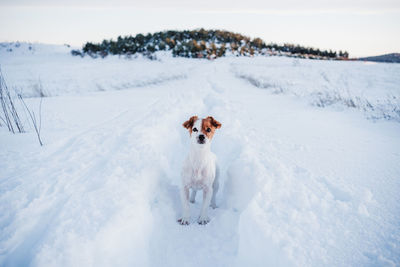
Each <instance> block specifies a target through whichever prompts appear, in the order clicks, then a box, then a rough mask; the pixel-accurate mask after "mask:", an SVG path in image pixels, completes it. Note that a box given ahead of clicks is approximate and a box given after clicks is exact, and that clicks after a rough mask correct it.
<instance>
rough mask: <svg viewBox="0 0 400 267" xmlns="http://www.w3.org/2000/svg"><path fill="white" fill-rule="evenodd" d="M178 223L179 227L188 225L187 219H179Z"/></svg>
mask: <svg viewBox="0 0 400 267" xmlns="http://www.w3.org/2000/svg"><path fill="white" fill-rule="evenodd" d="M178 223H179V224H180V225H189V219H187V218H181V219H179V220H178Z"/></svg>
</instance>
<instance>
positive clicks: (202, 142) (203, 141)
mask: <svg viewBox="0 0 400 267" xmlns="http://www.w3.org/2000/svg"><path fill="white" fill-rule="evenodd" d="M197 143H199V144H205V143H206V137H205V136H204V134H201V135H199V137H198V140H197Z"/></svg>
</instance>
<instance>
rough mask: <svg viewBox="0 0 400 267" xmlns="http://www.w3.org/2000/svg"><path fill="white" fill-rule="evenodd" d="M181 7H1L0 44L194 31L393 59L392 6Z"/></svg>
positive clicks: (398, 39)
mask: <svg viewBox="0 0 400 267" xmlns="http://www.w3.org/2000/svg"><path fill="white" fill-rule="evenodd" d="M197 3H198V2H186V1H182V0H173V1H168V2H163V1H157V0H153V1H148V2H146V3H142V2H135V1H124V0H119V1H116V2H114V3H113V6H111V5H110V4H109V3H108V2H107V1H97V3H95V1H93V0H89V1H85V2H79V1H76V0H73V1H58V2H57V3H52V2H51V1H48V0H39V1H36V2H35V4H32V3H31V2H30V1H26V0H16V1H9V0H0V25H2V27H1V28H0V41H1V42H15V41H20V42H34V43H48V44H70V45H72V46H78V47H81V46H82V45H83V44H84V43H86V42H101V41H102V40H104V39H116V38H117V37H118V36H119V35H121V36H125V35H136V34H138V33H144V34H145V33H149V32H150V33H154V32H158V31H164V30H185V29H187V30H192V29H198V28H204V29H220V30H228V31H233V32H238V33H241V34H243V35H247V36H249V37H252V38H254V37H260V38H262V39H263V40H264V41H265V42H266V43H278V44H283V43H292V44H299V45H302V46H310V47H315V48H319V49H323V50H329V49H332V50H336V51H339V50H343V51H344V50H345V51H348V52H349V54H350V57H363V56H375V55H381V54H387V53H398V52H400V51H399V47H400V35H399V34H398V28H399V26H400V4H399V3H398V2H396V1H351V2H346V1H341V0H339V1H330V2H326V1H314V0H311V1H305V2H302V4H301V5H299V4H298V2H296V1H293V0H285V1H283V2H279V3H274V2H268V1H259V0H249V1H247V2H246V6H245V7H242V6H241V4H240V2H237V1H219V2H217V3H212V1H208V0H206V1H203V2H201V3H202V5H200V6H199V5H198V4H197Z"/></svg>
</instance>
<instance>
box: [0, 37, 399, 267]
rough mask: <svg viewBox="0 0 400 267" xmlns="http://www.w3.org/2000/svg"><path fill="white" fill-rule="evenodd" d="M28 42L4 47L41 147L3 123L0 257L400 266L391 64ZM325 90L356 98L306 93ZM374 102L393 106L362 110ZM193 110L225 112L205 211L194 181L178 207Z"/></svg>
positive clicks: (395, 71)
mask: <svg viewBox="0 0 400 267" xmlns="http://www.w3.org/2000/svg"><path fill="white" fill-rule="evenodd" d="M8 45H10V44H8ZM23 46H27V44H21V45H20V47H21V49H22V48H23ZM34 46H35V50H34V52H30V53H22V52H18V48H14V49H13V51H12V52H8V51H7V50H6V49H5V48H4V49H2V50H1V49H0V62H1V64H2V69H3V73H4V76H5V79H6V81H7V82H8V84H9V86H10V87H12V86H17V88H18V89H19V90H21V91H22V92H23V94H24V95H25V96H32V97H31V98H28V99H26V101H27V103H28V105H29V106H31V107H34V108H35V107H37V106H38V104H39V102H40V98H38V97H35V96H36V95H35V91H34V89H33V88H34V84H35V82H37V81H38V80H39V79H40V81H41V83H42V84H43V90H46V95H47V96H49V97H45V98H44V99H43V104H42V108H43V110H42V113H43V122H42V127H43V128H42V135H43V140H44V143H45V145H44V147H40V146H39V145H38V144H37V143H36V140H35V133H34V132H33V131H32V130H31V131H29V132H28V133H25V134H16V135H12V134H10V133H9V132H7V131H6V129H5V127H0V148H1V149H0V229H1V230H0V266H399V265H400V223H399V222H400V220H399V218H400V197H399V193H398V192H399V190H400V180H399V177H400V125H399V124H398V122H397V121H396V120H397V119H396V115H395V114H394V113H390V112H391V111H390V110H391V108H392V107H393V106H392V105H397V104H398V102H395V101H394V100H393V101H392V102H390V103H389V102H385V101H386V100H387V98H385V97H386V96H389V95H390V96H391V97H395V98H393V99H398V97H399V93H400V92H399V87H398V86H399V84H400V82H399V77H400V75H399V66H397V65H394V64H376V65H365V64H364V63H360V62H330V61H309V60H294V59H288V58H240V59H238V58H221V59H218V60H215V61H207V60H194V59H179V58H170V57H167V56H165V57H162V59H161V61H149V60H146V59H143V58H137V59H131V60H127V59H123V58H121V59H119V58H113V57H111V58H108V59H91V58H79V57H72V56H70V55H69V54H68V53H69V49H67V48H66V47H63V46H45V45H37V44H36V45H34ZM23 51H25V50H23ZM29 51H31V50H29ZM322 73H324V74H322ZM324 77H325V78H324ZM151 81H160V82H151ZM249 81H250V82H249ZM138 84H140V86H138ZM267 84H271V87H269V86H266V85H267ZM344 84H346V86H347V87H343V86H344ZM254 85H256V86H254ZM99 87H101V88H103V90H97V89H96V88H99ZM343 88H345V89H343ZM115 89H127V90H115ZM266 89H267V90H266ZM342 89H343V90H342ZM332 90H333V91H334V92H335V93H334V94H336V93H337V94H339V96H340V97H341V98H342V99H347V98H345V97H349V99H353V100H354V99H355V97H356V96H357V97H359V99H361V100H362V101H361V100H360V102H357V103H356V104H355V106H356V107H357V108H350V107H348V105H342V104H343V103H342V102H341V103H338V104H339V107H338V106H337V105H335V106H332V107H331V106H328V105H325V104H324V105H320V106H324V108H321V107H318V106H315V105H310V101H309V100H310V99H311V100H316V99H318V98H314V96H315V94H317V95H318V93H321V95H323V96H324V97H323V100H322V101H326V100H325V96H326V95H329V94H330V93H331V92H332ZM341 90H342V91H341ZM276 91H278V92H282V94H275V93H274V92H276ZM325 94H326V95H325ZM385 99H386V100H385ZM364 100H365V101H368V103H370V104H371V105H372V106H373V107H374V110H373V111H372V110H369V109H368V108H365V112H364V111H363V109H364V108H363V107H364V106H363V103H365V102H363V101H364ZM339 102H340V101H339ZM379 103H380V104H381V106H379V105H378V104H379ZM384 103H386V104H387V105H384ZM396 103H397V104H396ZM378 106H379V108H378ZM375 108H376V109H375ZM396 108H398V106H396ZM377 110H378V111H379V112H378V111H377ZM371 112H372V113H371ZM375 112H377V113H375ZM378 113H379V114H391V115H390V116H391V118H394V120H386V119H380V120H377V119H376V120H369V119H367V118H366V117H365V114H367V117H369V116H373V117H374V118H386V117H385V116H383V115H382V116H378V115H377V114H378ZM22 114H23V113H22ZM371 114H373V115H371ZM192 115H198V116H208V115H211V116H214V117H215V118H216V119H217V120H218V121H220V122H221V123H222V128H221V129H220V130H218V132H217V133H216V134H215V137H214V140H213V144H212V146H211V148H212V150H213V151H214V152H215V154H216V155H217V157H218V162H219V165H220V167H221V188H220V192H219V194H218V195H217V204H218V206H219V208H217V209H215V210H213V209H210V214H209V215H210V218H211V222H210V223H209V224H207V225H205V226H203V225H198V224H197V223H196V219H197V218H196V217H195V216H197V214H198V213H199V210H200V207H201V194H198V196H197V201H196V203H195V204H191V215H192V218H191V224H190V225H189V226H181V225H179V224H178V223H177V222H176V220H177V219H178V218H179V217H180V216H181V206H180V201H179V187H180V176H179V174H180V170H181V166H182V162H183V159H184V157H185V155H186V153H188V149H189V137H188V133H187V131H186V130H185V129H184V128H183V127H182V126H181V124H182V123H183V122H184V121H185V120H187V119H188V118H189V117H190V116H192ZM23 118H24V116H23ZM25 120H26V118H25Z"/></svg>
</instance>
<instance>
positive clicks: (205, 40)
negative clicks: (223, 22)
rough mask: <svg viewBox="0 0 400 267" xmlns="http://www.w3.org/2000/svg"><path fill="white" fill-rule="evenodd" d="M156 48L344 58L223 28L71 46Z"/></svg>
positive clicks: (131, 50) (149, 52)
mask: <svg viewBox="0 0 400 267" xmlns="http://www.w3.org/2000/svg"><path fill="white" fill-rule="evenodd" d="M157 51H171V52H172V55H173V56H175V57H189V58H208V59H213V58H217V57H223V56H225V55H233V56H253V55H284V56H291V57H299V58H310V59H347V58H348V53H347V52H346V51H345V52H342V51H339V52H337V51H332V50H329V51H328V50H320V49H316V48H313V47H304V46H300V45H294V44H284V45H278V44H275V43H269V44H266V43H265V42H264V41H263V40H262V39H260V38H253V39H251V38H250V37H248V36H245V35H242V34H239V33H234V32H229V31H223V30H205V29H199V30H191V31H188V30H185V31H163V32H156V33H153V34H151V33H148V34H146V35H144V34H141V33H140V34H137V35H136V36H125V37H121V36H118V38H117V40H116V41H114V40H103V41H102V42H101V43H97V44H96V43H90V42H88V43H86V44H85V45H84V46H83V48H82V51H80V50H73V51H72V54H73V55H80V56H84V55H89V56H92V57H98V56H100V57H106V56H107V55H126V56H132V55H135V54H136V53H141V54H144V55H146V56H148V57H149V58H152V57H153V56H154V53H155V52H157Z"/></svg>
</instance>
